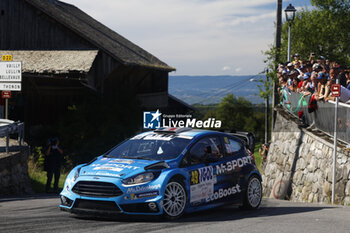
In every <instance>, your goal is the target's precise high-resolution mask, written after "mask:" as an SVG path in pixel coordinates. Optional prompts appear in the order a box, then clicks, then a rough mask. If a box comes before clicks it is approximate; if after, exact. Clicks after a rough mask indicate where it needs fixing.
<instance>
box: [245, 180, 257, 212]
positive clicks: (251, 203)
mask: <svg viewBox="0 0 350 233" xmlns="http://www.w3.org/2000/svg"><path fill="white" fill-rule="evenodd" d="M261 199H262V186H261V181H260V179H259V178H258V177H257V176H255V175H253V176H252V177H250V178H249V181H248V186H247V191H246V193H245V197H244V200H243V208H244V209H257V208H258V207H259V205H260V203H261Z"/></svg>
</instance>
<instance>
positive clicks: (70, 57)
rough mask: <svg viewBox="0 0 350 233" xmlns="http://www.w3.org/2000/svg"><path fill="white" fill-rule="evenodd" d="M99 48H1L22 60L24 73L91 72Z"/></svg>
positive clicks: (14, 58)
mask: <svg viewBox="0 0 350 233" xmlns="http://www.w3.org/2000/svg"><path fill="white" fill-rule="evenodd" d="M97 53H98V50H79V51H76V50H58V51H56V50H41V51H37V50H35V51H32V50H13V51H11V50H0V55H12V57H13V61H21V62H22V72H23V73H34V74H47V73H50V74H63V73H69V72H80V73H87V72H89V70H90V68H91V66H92V63H93V62H94V60H95V58H96V56H97Z"/></svg>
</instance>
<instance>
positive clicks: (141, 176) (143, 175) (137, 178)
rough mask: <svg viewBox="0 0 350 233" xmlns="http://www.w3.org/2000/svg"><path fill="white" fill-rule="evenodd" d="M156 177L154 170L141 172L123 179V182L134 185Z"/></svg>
mask: <svg viewBox="0 0 350 233" xmlns="http://www.w3.org/2000/svg"><path fill="white" fill-rule="evenodd" d="M154 178H155V176H154V174H153V173H152V172H145V173H141V174H138V175H135V176H132V177H129V178H126V179H124V180H122V183H123V184H125V185H133V184H142V183H146V182H149V181H151V180H153V179H154Z"/></svg>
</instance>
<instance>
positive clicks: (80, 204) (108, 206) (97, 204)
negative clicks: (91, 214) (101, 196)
mask: <svg viewBox="0 0 350 233" xmlns="http://www.w3.org/2000/svg"><path fill="white" fill-rule="evenodd" d="M74 208H78V209H81V210H90V211H109V212H121V211H120V209H119V207H118V206H117V204H116V203H115V202H112V201H93V200H83V199H76V201H75V203H74Z"/></svg>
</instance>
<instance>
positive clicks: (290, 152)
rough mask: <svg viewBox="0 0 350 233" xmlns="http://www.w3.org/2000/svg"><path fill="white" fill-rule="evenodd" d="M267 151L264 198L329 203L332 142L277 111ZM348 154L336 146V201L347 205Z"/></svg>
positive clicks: (349, 195)
mask: <svg viewBox="0 0 350 233" xmlns="http://www.w3.org/2000/svg"><path fill="white" fill-rule="evenodd" d="M271 142H272V143H271V145H270V150H269V153H268V157H267V160H266V162H265V164H263V166H262V167H263V170H264V172H263V191H264V196H265V197H274V198H278V199H289V200H292V201H302V202H321V203H330V202H331V195H332V168H333V140H332V138H331V137H329V136H327V135H325V134H323V133H321V132H318V131H309V130H307V129H305V128H302V127H301V126H300V124H299V123H298V120H297V119H296V118H294V117H293V116H291V115H290V114H288V113H286V112H284V111H283V110H279V111H278V113H277V119H276V122H275V126H274V130H273V132H272V138H271ZM349 171H350V152H349V151H347V150H346V149H345V145H344V144H341V143H339V147H338V149H337V171H336V181H337V182H336V186H335V202H336V203H338V204H344V205H350V173H349Z"/></svg>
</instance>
